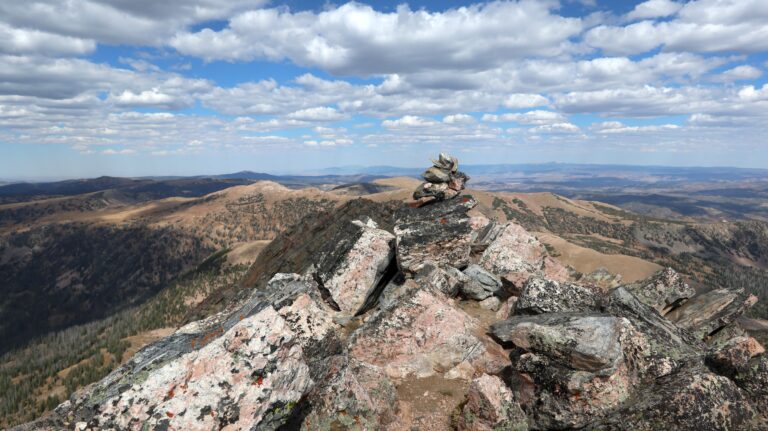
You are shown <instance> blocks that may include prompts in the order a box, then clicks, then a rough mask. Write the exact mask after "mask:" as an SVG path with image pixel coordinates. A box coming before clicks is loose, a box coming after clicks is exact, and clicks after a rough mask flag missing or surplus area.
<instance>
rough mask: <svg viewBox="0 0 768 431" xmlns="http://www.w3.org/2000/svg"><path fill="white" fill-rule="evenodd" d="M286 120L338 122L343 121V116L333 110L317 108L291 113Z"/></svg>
mask: <svg viewBox="0 0 768 431" xmlns="http://www.w3.org/2000/svg"><path fill="white" fill-rule="evenodd" d="M286 118H288V119H291V120H299V121H338V120H342V119H344V118H345V116H344V115H343V114H341V113H340V112H339V111H337V110H336V109H335V108H331V107H329V106H319V107H315V108H307V109H301V110H299V111H296V112H292V113H290V114H288V115H287V116H286Z"/></svg>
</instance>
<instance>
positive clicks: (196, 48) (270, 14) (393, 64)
mask: <svg viewBox="0 0 768 431" xmlns="http://www.w3.org/2000/svg"><path fill="white" fill-rule="evenodd" d="M555 6H556V3H554V2H549V1H546V2H540V1H532V0H521V1H519V2H492V3H488V4H481V5H474V6H469V7H461V8H458V9H450V10H447V11H444V12H427V11H425V10H418V11H413V10H411V9H409V8H408V7H407V6H406V5H401V6H398V8H397V10H396V11H394V12H390V13H385V12H379V11H376V10H374V9H373V8H371V7H370V6H368V5H364V4H360V3H347V4H344V5H342V6H338V7H330V8H328V9H326V10H324V11H322V12H320V13H317V14H316V13H313V12H296V13H293V12H290V11H288V10H285V9H282V10H281V9H262V10H255V11H248V12H245V13H242V14H240V15H237V16H235V17H234V18H232V19H231V20H230V22H229V26H228V27H227V28H225V29H222V30H219V31H214V30H211V29H203V30H201V31H198V32H195V33H180V34H178V35H177V36H175V37H174V38H173V40H172V41H171V45H172V46H174V47H175V48H176V49H178V50H179V51H180V52H182V53H184V54H187V55H194V56H197V57H201V58H203V59H206V60H251V59H258V58H262V59H270V60H281V59H284V58H287V59H289V60H291V61H293V62H294V63H297V64H300V65H304V66H314V67H319V68H322V69H324V70H328V71H331V72H333V73H340V74H360V75H369V74H387V73H402V72H416V71H423V70H435V69H437V70H441V69H442V70H445V69H471V70H478V69H487V68H491V67H494V66H497V65H499V64H501V63H503V62H505V61H508V60H510V59H515V58H523V57H525V56H555V55H559V54H562V53H563V52H565V50H566V49H567V48H568V47H569V45H570V42H569V39H570V38H571V37H574V36H576V35H578V33H579V32H580V30H581V23H580V21H579V19H577V18H564V17H561V16H558V15H555V14H552V13H551V10H552V8H553V7H555Z"/></svg>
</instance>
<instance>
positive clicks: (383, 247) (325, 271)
mask: <svg viewBox="0 0 768 431" xmlns="http://www.w3.org/2000/svg"><path fill="white" fill-rule="evenodd" d="M332 241H333V242H332V244H333V245H334V247H333V248H332V250H331V251H330V252H329V253H326V254H324V255H322V256H321V258H320V260H319V262H318V264H317V270H316V272H315V274H316V275H315V277H316V278H317V280H318V281H319V283H320V284H321V286H322V287H323V288H324V289H326V290H327V291H328V293H329V294H330V296H331V298H332V300H333V302H334V303H335V304H336V306H338V307H339V309H340V310H341V311H343V312H344V313H347V314H352V315H355V314H358V313H359V312H361V311H362V310H363V309H364V307H365V306H367V305H370V300H369V299H370V298H371V295H372V294H373V293H374V291H375V290H376V288H377V287H378V286H379V284H380V283H381V282H382V279H383V278H384V277H385V275H386V274H387V272H388V271H390V272H391V271H392V270H393V269H394V256H395V236H394V235H393V234H391V233H389V232H387V231H385V230H383V229H379V228H378V225H377V224H376V223H375V222H374V221H373V220H371V219H367V220H366V221H365V222H363V221H360V220H355V221H353V222H352V223H350V225H349V229H347V230H342V231H340V232H339V233H338V235H337V236H336V237H334V238H333V239H332ZM390 267H391V268H390ZM384 281H386V280H384Z"/></svg>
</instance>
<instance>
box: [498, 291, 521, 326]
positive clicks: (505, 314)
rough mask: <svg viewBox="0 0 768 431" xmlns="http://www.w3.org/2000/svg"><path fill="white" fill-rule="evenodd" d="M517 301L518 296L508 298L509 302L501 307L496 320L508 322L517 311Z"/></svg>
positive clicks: (505, 302)
mask: <svg viewBox="0 0 768 431" xmlns="http://www.w3.org/2000/svg"><path fill="white" fill-rule="evenodd" d="M517 299H518V298H517V296H510V297H509V298H507V300H506V301H504V302H503V303H502V304H501V306H499V311H497V312H496V320H507V319H508V318H509V316H511V315H512V314H513V312H514V311H515V306H516V305H517Z"/></svg>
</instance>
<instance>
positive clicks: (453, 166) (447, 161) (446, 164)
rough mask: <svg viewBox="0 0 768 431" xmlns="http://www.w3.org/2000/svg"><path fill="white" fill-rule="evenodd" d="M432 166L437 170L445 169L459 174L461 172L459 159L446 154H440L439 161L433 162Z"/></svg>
mask: <svg viewBox="0 0 768 431" xmlns="http://www.w3.org/2000/svg"><path fill="white" fill-rule="evenodd" d="M432 164H433V165H434V166H435V167H436V168H440V169H445V170H447V171H449V172H457V171H458V170H459V161H458V159H456V157H453V156H449V155H448V154H445V153H440V155H439V156H438V158H437V160H432Z"/></svg>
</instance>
